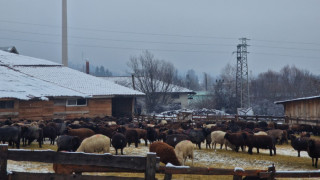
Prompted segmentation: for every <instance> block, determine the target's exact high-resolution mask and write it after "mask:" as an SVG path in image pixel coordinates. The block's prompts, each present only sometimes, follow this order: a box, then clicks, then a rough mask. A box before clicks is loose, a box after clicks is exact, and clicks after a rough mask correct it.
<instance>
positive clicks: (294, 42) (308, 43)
mask: <svg viewBox="0 0 320 180" xmlns="http://www.w3.org/2000/svg"><path fill="white" fill-rule="evenodd" d="M0 22H5V23H11V24H25V25H33V26H42V27H50V28H59V29H60V28H61V26H56V25H48V24H37V23H26V22H17V21H8V20H0ZM68 28H70V29H76V30H85V31H101V32H111V33H121V34H138V35H151V36H169V37H186V38H211V39H229V40H236V39H238V38H235V37H217V36H200V35H181V34H166V33H149V32H132V31H115V30H107V29H92V28H82V27H72V26H69V27H68ZM251 40H252V41H261V42H269V43H287V44H305V45H317V46H320V44H318V43H313V42H298V41H276V40H265V39H254V38H253V39H251Z"/></svg>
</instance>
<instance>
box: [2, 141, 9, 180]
mask: <svg viewBox="0 0 320 180" xmlns="http://www.w3.org/2000/svg"><path fill="white" fill-rule="evenodd" d="M7 161H8V145H6V144H5V145H0V179H1V180H8V174H7Z"/></svg>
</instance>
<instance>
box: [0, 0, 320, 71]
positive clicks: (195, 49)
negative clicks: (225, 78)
mask: <svg viewBox="0 0 320 180" xmlns="http://www.w3.org/2000/svg"><path fill="white" fill-rule="evenodd" d="M1 2H2V3H1V6H0V32H1V34H0V46H11V45H14V46H16V48H17V49H18V51H19V52H20V54H23V55H27V56H33V57H38V58H43V59H48V60H51V61H54V62H59V63H61V5H62V3H61V0H28V1H25V0H1ZM319 8H320V1H319V0H305V1H301V0H268V1H261V0H260V1H257V0H242V1H239V0H232V1H231V0H229V1H228V0H221V1H215V0H158V1H154V0H68V36H69V38H68V41H69V63H73V64H84V63H85V59H88V60H89V61H90V63H91V64H93V65H104V66H105V67H106V68H108V69H109V70H111V71H112V72H114V73H117V74H124V72H125V71H126V70H127V69H128V67H127V65H126V63H127V62H128V60H129V59H130V57H131V56H138V55H139V54H141V53H142V51H143V50H146V49H148V50H149V51H150V52H151V53H153V54H154V55H155V57H156V58H158V59H163V60H166V61H170V62H172V63H173V64H174V65H175V67H176V68H178V70H179V72H181V73H185V72H186V71H187V70H189V69H194V70H195V71H196V72H197V73H202V72H207V73H209V74H211V75H218V74H220V72H221V70H222V68H223V67H225V66H226V64H228V63H230V64H235V63H236V54H233V52H234V51H236V46H237V44H239V43H240V41H239V40H238V39H239V38H241V37H246V38H249V39H251V40H250V41H248V44H249V45H250V46H249V47H248V51H249V52H250V54H249V55H248V66H249V71H251V72H252V73H253V74H254V75H255V74H258V73H260V72H265V71H267V70H269V69H271V70H275V71H279V70H280V69H281V68H282V67H283V66H285V65H287V64H288V65H295V66H297V67H299V68H302V69H306V70H309V71H311V72H312V73H314V74H316V75H319V74H320V11H319Z"/></svg>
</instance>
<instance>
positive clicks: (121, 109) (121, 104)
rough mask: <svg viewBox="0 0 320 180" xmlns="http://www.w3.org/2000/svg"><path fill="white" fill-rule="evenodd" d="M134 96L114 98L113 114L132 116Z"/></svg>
mask: <svg viewBox="0 0 320 180" xmlns="http://www.w3.org/2000/svg"><path fill="white" fill-rule="evenodd" d="M133 100H134V98H128V97H118V98H113V99H112V108H113V109H112V116H131V115H132V112H133V107H134V104H133V103H134V101H133Z"/></svg>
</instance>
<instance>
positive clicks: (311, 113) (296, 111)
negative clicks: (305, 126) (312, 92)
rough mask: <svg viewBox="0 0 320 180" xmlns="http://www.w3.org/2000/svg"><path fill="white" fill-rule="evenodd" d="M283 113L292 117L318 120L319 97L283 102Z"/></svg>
mask: <svg viewBox="0 0 320 180" xmlns="http://www.w3.org/2000/svg"><path fill="white" fill-rule="evenodd" d="M284 109H285V115H286V116H288V117H292V118H300V119H307V120H320V99H309V100H301V101H292V102H287V103H284Z"/></svg>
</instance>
